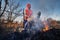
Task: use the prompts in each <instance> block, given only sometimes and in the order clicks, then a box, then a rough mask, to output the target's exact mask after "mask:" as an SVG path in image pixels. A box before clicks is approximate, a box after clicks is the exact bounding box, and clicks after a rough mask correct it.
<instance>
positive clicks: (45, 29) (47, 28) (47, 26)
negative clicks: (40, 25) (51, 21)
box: [43, 22, 49, 31]
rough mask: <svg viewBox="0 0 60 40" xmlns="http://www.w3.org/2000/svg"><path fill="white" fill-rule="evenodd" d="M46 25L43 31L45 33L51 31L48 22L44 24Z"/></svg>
mask: <svg viewBox="0 0 60 40" xmlns="http://www.w3.org/2000/svg"><path fill="white" fill-rule="evenodd" d="M44 25H45V28H44V29H43V31H48V30H49V25H48V24H47V23H46V22H44Z"/></svg>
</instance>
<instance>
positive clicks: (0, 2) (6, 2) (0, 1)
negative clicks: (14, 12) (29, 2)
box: [0, 0, 8, 17]
mask: <svg viewBox="0 0 60 40" xmlns="http://www.w3.org/2000/svg"><path fill="white" fill-rule="evenodd" d="M1 4H2V0H0V13H1ZM7 4H8V0H5V7H4V9H3V12H2V13H1V14H0V17H1V16H2V15H3V14H4V11H5V9H6V7H7Z"/></svg>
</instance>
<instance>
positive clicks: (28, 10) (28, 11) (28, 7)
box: [24, 3, 32, 29]
mask: <svg viewBox="0 0 60 40" xmlns="http://www.w3.org/2000/svg"><path fill="white" fill-rule="evenodd" d="M31 15H32V10H31V4H29V3H28V4H27V5H26V8H25V10H24V28H25V29H27V24H28V19H29V18H30V17H31Z"/></svg>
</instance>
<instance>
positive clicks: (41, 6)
mask: <svg viewBox="0 0 60 40" xmlns="http://www.w3.org/2000/svg"><path fill="white" fill-rule="evenodd" d="M14 1H15V4H17V3H18V2H19V4H20V6H21V7H20V8H22V9H23V8H25V7H26V4H27V3H30V4H31V9H32V11H33V15H34V16H36V14H37V13H38V12H39V11H40V12H41V14H42V15H41V19H44V18H53V19H55V20H60V0H14ZM16 20H20V17H17V18H16Z"/></svg>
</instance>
